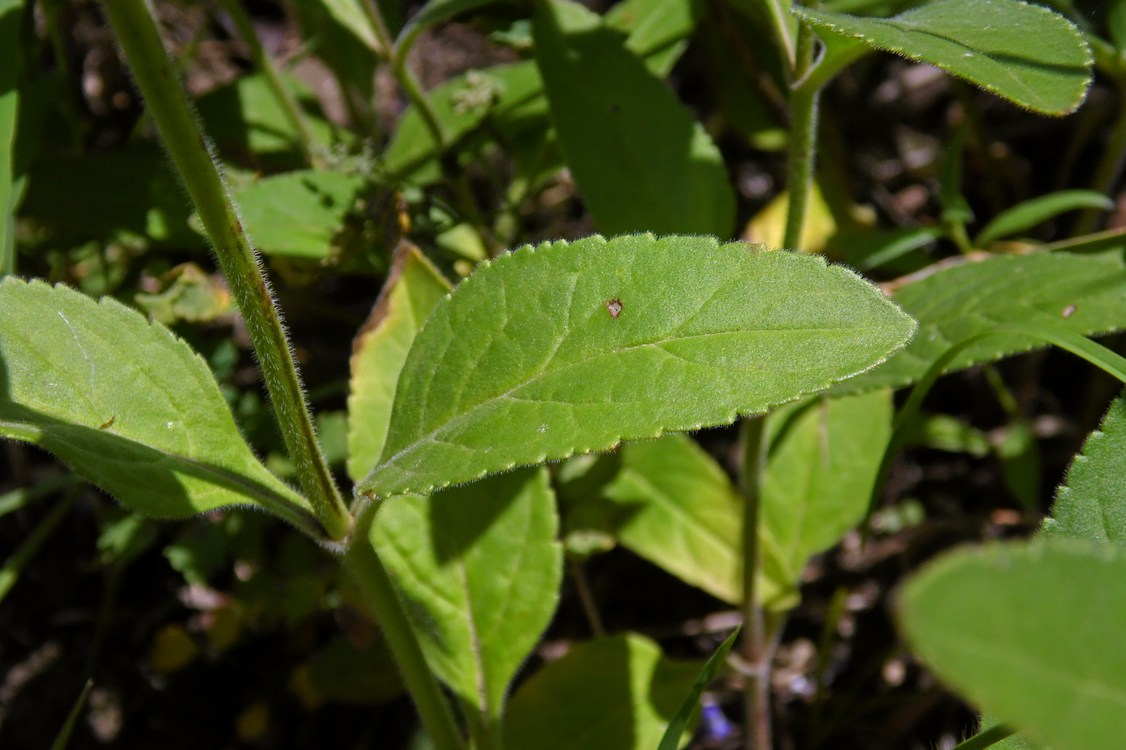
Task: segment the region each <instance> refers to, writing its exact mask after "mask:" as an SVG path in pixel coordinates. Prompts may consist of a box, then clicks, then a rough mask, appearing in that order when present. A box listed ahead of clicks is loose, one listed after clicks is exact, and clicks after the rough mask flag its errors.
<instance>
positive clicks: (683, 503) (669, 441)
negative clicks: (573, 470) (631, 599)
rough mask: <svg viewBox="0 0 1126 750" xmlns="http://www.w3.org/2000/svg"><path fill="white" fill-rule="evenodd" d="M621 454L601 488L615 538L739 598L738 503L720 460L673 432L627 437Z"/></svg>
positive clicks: (682, 575)
mask: <svg viewBox="0 0 1126 750" xmlns="http://www.w3.org/2000/svg"><path fill="white" fill-rule="evenodd" d="M620 460H621V468H620V469H619V471H618V474H617V475H616V476H615V477H614V479H613V481H612V482H610V484H609V485H607V487H606V488H605V491H604V492H605V496H606V498H607V499H608V500H610V501H611V502H613V503H614V504H615V506H617V510H618V512H617V514H616V516H617V523H616V524H615V525H616V526H617V537H618V541H619V542H620V543H621V545H622V546H623V547H625V548H627V549H629V550H630V551H632V552H634V553H635V554H637V555H639V556H641V557H644V558H645V559H646V560H649V561H650V562H651V563H653V564H654V565H657V566H659V567H660V568H662V569H664V570H666V571H668V572H669V573H671V574H673V575H674V576H676V577H677V578H679V579H680V580H682V581H684V582H685V583H689V584H692V585H693V586H698V587H699V588H702V589H703V590H704V591H707V592H708V593H709V594H711V595H712V596H714V597H716V598H718V599H722V600H723V601H725V602H728V603H729V604H738V603H739V602H740V601H742V599H743V555H742V527H743V503H742V501H741V499H740V497H739V493H738V491H737V490H736V489H735V487H733V486H732V484H731V480H730V479H728V478H727V474H726V473H725V472H724V471H723V468H722V467H721V466H720V465H719V464H717V463H716V462H715V460H714V459H712V457H711V456H709V455H708V454H707V452H706V451H704V450H703V449H702V448H701V447H700V446H699V445H697V444H696V442H695V441H694V440H692V438H690V437H688V436H687V435H678V434H673V435H665V436H664V437H662V438H661V439H660V440H643V441H640V442H637V443H630V444H628V445H625V446H623V447H622V450H621V458H620ZM773 593H774V592H773V591H771V592H770V593H769V594H768V596H772V595H773Z"/></svg>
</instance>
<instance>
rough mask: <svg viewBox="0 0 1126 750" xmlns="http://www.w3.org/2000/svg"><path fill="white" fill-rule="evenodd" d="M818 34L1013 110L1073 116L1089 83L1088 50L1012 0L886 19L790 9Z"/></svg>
mask: <svg viewBox="0 0 1126 750" xmlns="http://www.w3.org/2000/svg"><path fill="white" fill-rule="evenodd" d="M791 12H793V13H794V14H796V15H797V16H798V18H800V19H802V20H803V21H806V22H807V23H809V24H811V25H812V26H813V27H814V28H816V29H817V30H818V31H819V32H825V33H831V34H837V35H840V36H846V37H852V38H855V39H860V40H862V41H864V42H865V43H867V44H869V45H871V46H872V47H875V48H877V49H882V50H885V51H887V52H894V53H895V54H897V55H902V56H904V57H906V58H909V59H911V60H917V61H919V62H924V63H930V64H931V65H936V66H938V67H939V68H942V69H943V70H945V71H946V72H948V73H952V74H954V75H956V76H959V77H961V78H965V79H966V80H967V81H969V82H970V83H973V84H976V85H977V86H980V87H981V88H983V89H985V90H986V91H990V92H992V93H994V94H996V95H997V96H1000V97H1003V98H1005V99H1008V100H1009V101H1011V102H1013V103H1014V104H1017V105H1019V106H1021V107H1025V108H1027V109H1030V110H1033V111H1035V112H1042V113H1044V114H1049V115H1063V114H1067V113H1068V112H1072V111H1074V110H1075V109H1076V108H1078V107H1079V105H1080V104H1081V103H1082V102H1083V99H1084V97H1086V95H1087V87H1088V86H1089V85H1090V83H1091V64H1092V56H1091V49H1090V47H1088V46H1087V41H1086V39H1084V38H1083V34H1082V33H1081V32H1080V31H1079V29H1077V28H1076V27H1075V25H1074V24H1072V23H1071V22H1070V21H1068V20H1067V19H1066V18H1064V17H1063V16H1061V15H1059V14H1058V13H1054V12H1052V11H1050V10H1048V9H1047V8H1045V7H1042V6H1040V5H1031V4H1028V3H1023V2H1019V1H1018V0H934V2H929V3H926V4H924V5H921V6H919V7H917V8H912V9H911V10H908V11H905V12H903V13H900V14H899V15H897V16H893V17H892V18H865V17H861V16H852V15H848V14H845V13H833V12H830V11H818V10H811V9H809V8H802V7H796V6H795V7H794V8H793V9H792V11H791Z"/></svg>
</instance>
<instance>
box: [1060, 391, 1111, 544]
mask: <svg viewBox="0 0 1126 750" xmlns="http://www.w3.org/2000/svg"><path fill="white" fill-rule="evenodd" d="M1045 531H1047V532H1048V534H1050V535H1051V536H1055V535H1057V534H1058V535H1061V536H1069V537H1077V538H1079V539H1086V540H1088V541H1092V542H1110V543H1112V544H1115V545H1117V546H1119V547H1126V399H1123V398H1122V397H1119V398H1118V399H1116V400H1115V401H1114V403H1113V404H1111V407H1110V411H1108V412H1107V415H1106V418H1105V419H1104V420H1103V424H1102V426H1101V427H1100V428H1099V429H1098V430H1096V431H1095V432H1092V433H1091V434H1090V436H1089V437H1088V438H1087V442H1086V443H1084V444H1083V450H1082V451H1080V453H1079V455H1077V456H1076V457H1075V460H1074V461H1072V463H1071V468H1070V469H1068V472H1067V482H1066V484H1064V486H1062V487H1060V489H1059V492H1058V493H1057V494H1056V504H1055V506H1054V507H1053V508H1052V518H1051V519H1049V520H1048V521H1046V523H1045Z"/></svg>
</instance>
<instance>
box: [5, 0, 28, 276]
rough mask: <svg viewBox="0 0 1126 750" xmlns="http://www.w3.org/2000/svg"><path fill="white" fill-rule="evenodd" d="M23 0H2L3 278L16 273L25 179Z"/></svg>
mask: <svg viewBox="0 0 1126 750" xmlns="http://www.w3.org/2000/svg"><path fill="white" fill-rule="evenodd" d="M22 15H23V2H22V0H0V49H3V50H6V59H5V62H4V64H3V65H0V276H3V275H4V274H8V273H12V272H13V271H14V270H15V262H16V260H15V259H16V228H15V221H16V208H17V206H18V204H19V200H20V197H21V196H20V193H21V192H22V185H21V183H22V180H20V175H18V174H17V173H16V172H17V170H16V165H15V160H16V153H15V150H16V129H17V125H18V123H19V108H20V92H19V88H18V78H19V72H20V68H21V67H22V66H21V65H20V64H19V63H18V60H19V58H20V56H21V55H20V47H21V44H20V38H21V34H20V19H21V16H22Z"/></svg>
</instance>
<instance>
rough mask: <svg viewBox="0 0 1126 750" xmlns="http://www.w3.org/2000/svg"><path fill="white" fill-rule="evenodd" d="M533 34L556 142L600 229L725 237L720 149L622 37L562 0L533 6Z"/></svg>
mask: <svg viewBox="0 0 1126 750" xmlns="http://www.w3.org/2000/svg"><path fill="white" fill-rule="evenodd" d="M533 31H534V36H535V52H536V62H537V64H538V65H539V69H540V73H541V74H542V75H543V80H544V86H545V90H546V91H547V97H548V100H549V101H550V102H551V117H552V120H553V121H554V123H555V128H556V132H557V133H558V136H559V143H560V146H561V147H562V149H563V154H564V157H565V159H566V162H567V166H568V167H569V168H570V170H571V173H572V175H573V176H574V178H575V182H576V183H577V184H578V187H579V191H580V192H581V193H582V196H583V199H584V200H585V201H586V204H587V208H588V209H589V211H590V213H591V215H592V216H593V217H594V220H595V222H596V223H597V225H598V227H599V229H600V230H601V231H603V232H605V233H607V234H619V233H625V232H638V231H652V232H656V233H668V232H698V233H702V234H714V235H719V236H721V237H727V236H730V235H731V232H732V229H733V225H734V220H735V193H734V191H733V190H732V188H731V185H730V183H729V181H728V179H727V170H726V168H725V166H724V163H723V159H722V157H721V155H720V153H719V150H718V149H717V148H716V146H715V144H714V143H713V142H712V140H711V138H710V137H709V136H708V135H707V133H706V132H705V131H704V129H703V128H702V127H701V126H700V124H699V123H697V122H696V121H695V120H694V119H693V117H692V115H691V113H690V112H689V111H688V110H687V108H685V107H684V105H683V104H681V103H680V102H679V101H678V100H677V98H676V96H675V95H674V94H673V93H672V91H671V90H670V89H669V88H668V87H667V86H666V85H665V84H664V83H663V82H662V81H661V80H660V79H658V78H656V77H655V76H654V75H653V74H652V73H650V72H649V70H648V69H646V67H645V64H644V63H643V62H642V61H641V59H640V58H639V57H638V56H637V55H635V54H633V53H631V52H630V51H629V50H628V49H627V48H626V47H625V46H624V45H623V39H622V37H621V35H619V34H617V33H615V32H614V31H612V30H611V29H608V28H606V27H605V26H604V25H603V24H602V22H601V18H600V17H599V16H597V15H596V14H593V13H591V12H590V11H588V10H586V9H585V8H583V7H582V6H580V5H578V4H576V3H573V2H569V1H568V0H550V2H542V3H538V4H537V5H536V14H535V18H534V27H533ZM592 80H597V81H598V82H599V85H598V86H591V85H589V82H590V81H592Z"/></svg>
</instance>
